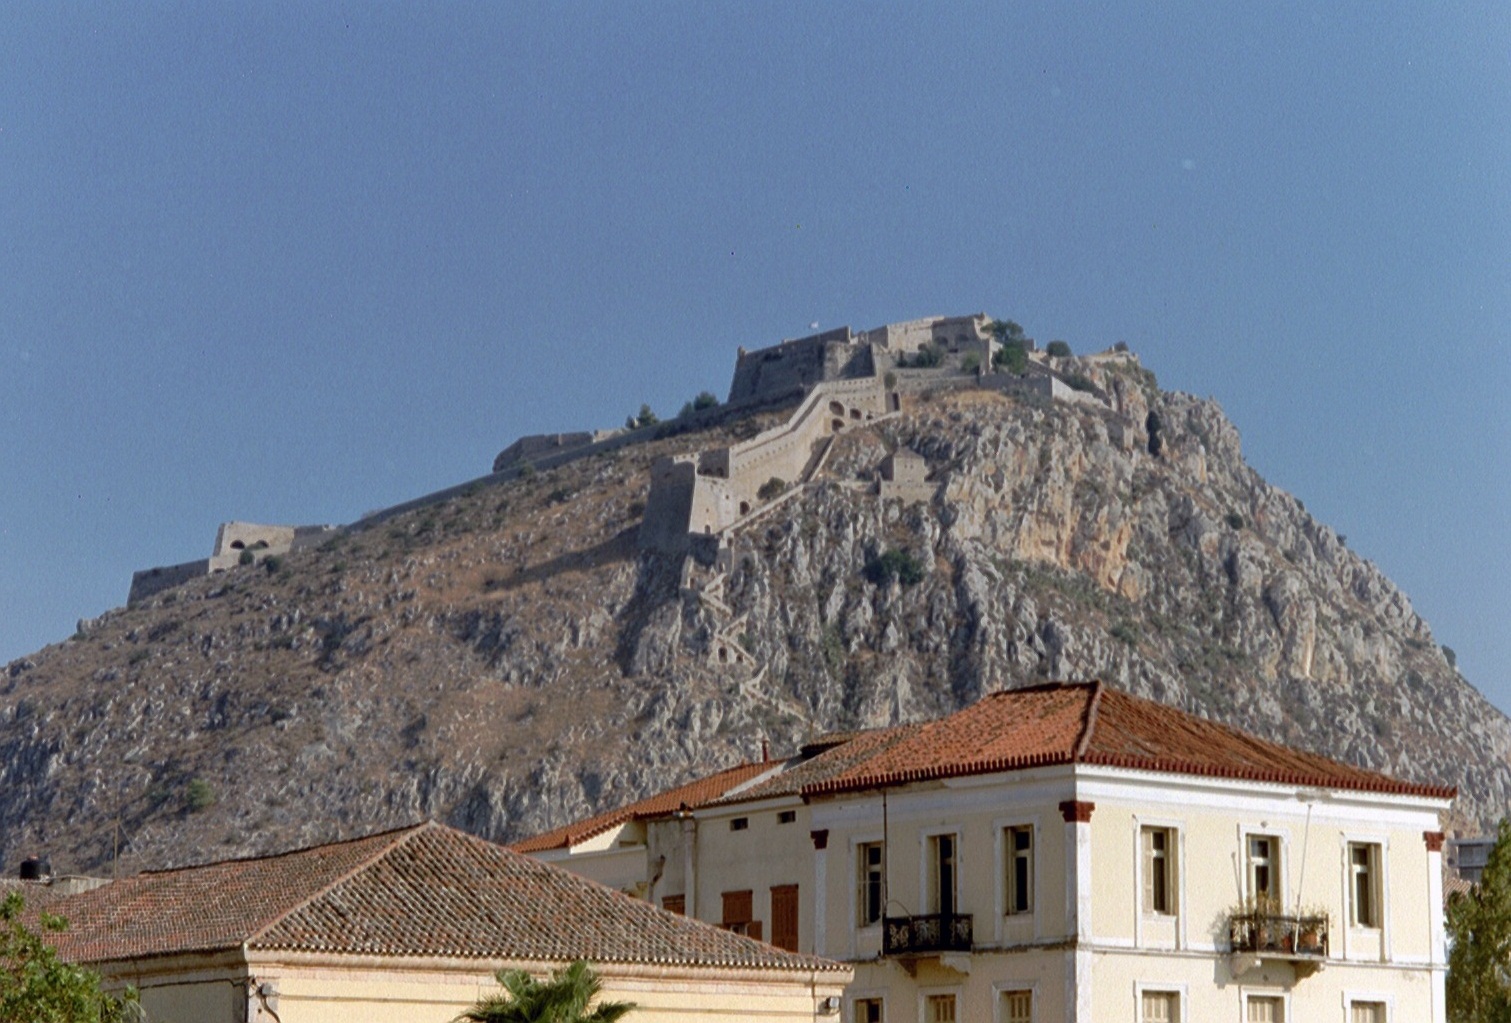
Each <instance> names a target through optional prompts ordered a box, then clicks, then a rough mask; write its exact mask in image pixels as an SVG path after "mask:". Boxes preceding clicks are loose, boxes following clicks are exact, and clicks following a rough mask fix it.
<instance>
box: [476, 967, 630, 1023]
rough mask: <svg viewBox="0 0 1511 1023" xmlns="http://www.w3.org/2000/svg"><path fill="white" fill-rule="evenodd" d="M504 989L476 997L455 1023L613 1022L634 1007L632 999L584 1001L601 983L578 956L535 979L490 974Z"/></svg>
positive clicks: (515, 974) (505, 972) (519, 972)
mask: <svg viewBox="0 0 1511 1023" xmlns="http://www.w3.org/2000/svg"><path fill="white" fill-rule="evenodd" d="M494 976H495V977H497V979H498V982H499V986H501V987H502V988H503V989H504V990H503V992H501V993H500V994H496V995H488V996H487V997H484V998H481V999H479V1000H478V1002H477V1004H475V1005H473V1006H472V1008H470V1009H468V1010H467V1011H465V1012H463V1013H462V1014H461V1015H459V1016H457V1017H456V1023H613V1021H614V1020H618V1019H622V1018H624V1016H625V1015H626V1014H628V1013H629V1012H630V1011H631V1010H632V1009H634V1008H635V1004H634V1003H633V1002H599V1003H598V1004H597V1005H595V1006H593V1007H592V1008H591V1009H590V1008H588V1004H589V1003H590V1002H592V1001H593V999H594V998H595V997H596V996H597V995H598V992H599V990H600V989H601V988H602V986H603V982H602V981H600V980H599V979H598V975H597V974H596V973H595V972H593V968H592V967H591V966H589V965H588V964H587V963H585V962H583V961H582V960H581V959H579V960H577V961H576V962H574V963H571V964H570V965H568V966H565V967H563V968H561V969H560V970H556V971H555V972H553V973H552V974H551V977H550V979H549V980H537V979H536V978H534V977H532V976H530V974H528V973H526V972H525V971H524V970H499V971H498V973H496V974H495V975H494Z"/></svg>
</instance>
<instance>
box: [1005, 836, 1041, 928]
mask: <svg viewBox="0 0 1511 1023" xmlns="http://www.w3.org/2000/svg"><path fill="white" fill-rule="evenodd" d="M1002 838H1003V843H1002V845H1003V848H1004V849H1005V850H1006V853H1007V900H1006V902H1007V907H1006V908H1007V913H1008V915H1009V916H1011V915H1013V914H1015V913H1032V912H1033V909H1034V829H1033V828H1032V827H1031V826H1030V825H1027V824H1024V825H1021V826H1017V827H1011V828H1006V829H1004V830H1003V832H1002Z"/></svg>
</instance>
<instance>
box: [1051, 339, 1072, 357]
mask: <svg viewBox="0 0 1511 1023" xmlns="http://www.w3.org/2000/svg"><path fill="white" fill-rule="evenodd" d="M1044 354H1045V355H1049V356H1052V357H1054V358H1056V359H1066V358H1069V357H1070V354H1071V352H1070V345H1068V344H1066V343H1065V342H1064V341H1051V342H1050V343H1049V344H1047V345H1045V346H1044Z"/></svg>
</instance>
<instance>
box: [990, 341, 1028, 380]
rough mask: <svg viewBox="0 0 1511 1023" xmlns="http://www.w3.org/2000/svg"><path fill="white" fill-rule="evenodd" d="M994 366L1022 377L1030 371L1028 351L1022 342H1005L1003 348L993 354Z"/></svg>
mask: <svg viewBox="0 0 1511 1023" xmlns="http://www.w3.org/2000/svg"><path fill="white" fill-rule="evenodd" d="M992 366H993V368H995V369H1000V370H1005V371H1006V372H1008V373H1011V374H1013V375H1014V376H1022V375H1023V373H1024V371H1025V370H1027V369H1028V349H1027V348H1025V347H1024V346H1023V342H1021V341H1004V342H1003V343H1002V347H1000V348H998V349H997V350H996V351H995V352H993V353H992Z"/></svg>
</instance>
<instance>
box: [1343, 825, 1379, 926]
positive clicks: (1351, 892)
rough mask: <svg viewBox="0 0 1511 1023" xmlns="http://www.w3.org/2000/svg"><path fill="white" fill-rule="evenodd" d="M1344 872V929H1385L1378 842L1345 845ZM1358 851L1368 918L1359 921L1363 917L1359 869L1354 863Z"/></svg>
mask: <svg viewBox="0 0 1511 1023" xmlns="http://www.w3.org/2000/svg"><path fill="white" fill-rule="evenodd" d="M1343 851H1344V869H1345V870H1346V871H1347V874H1348V887H1347V889H1345V890H1346V891H1347V893H1348V926H1350V927H1357V928H1360V929H1361V930H1370V931H1379V930H1384V929H1385V890H1384V889H1385V886H1384V884H1383V883H1382V881H1383V880H1384V875H1385V848H1384V846H1383V845H1381V844H1380V843H1378V842H1349V843H1347V844H1346V845H1345V846H1344V847H1343ZM1360 851H1362V852H1363V853H1364V857H1365V859H1366V860H1367V862H1366V863H1365V864H1364V870H1365V871H1367V875H1366V877H1365V878H1364V880H1365V883H1366V884H1367V885H1368V887H1369V901H1370V907H1369V909H1370V912H1369V916H1370V917H1371V919H1370V920H1369V921H1365V920H1363V919H1361V917H1362V916H1363V914H1361V913H1360V912H1359V866H1358V864H1356V863H1355V860H1356V859H1357V853H1359V852H1360Z"/></svg>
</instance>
